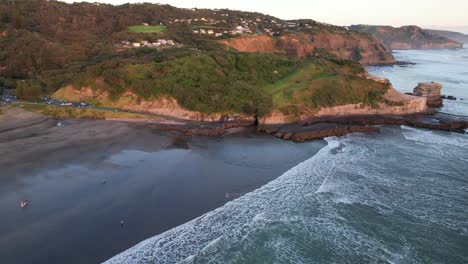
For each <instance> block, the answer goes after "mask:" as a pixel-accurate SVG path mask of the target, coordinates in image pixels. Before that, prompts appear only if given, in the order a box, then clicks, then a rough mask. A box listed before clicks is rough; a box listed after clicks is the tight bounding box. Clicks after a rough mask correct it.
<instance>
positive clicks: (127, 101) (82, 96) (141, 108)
mask: <svg viewBox="0 0 468 264" xmlns="http://www.w3.org/2000/svg"><path fill="white" fill-rule="evenodd" d="M54 98H57V99H64V100H70V101H76V102H89V103H91V104H94V105H99V106H104V107H110V108H119V109H123V110H130V111H135V112H143V113H149V114H155V115H160V116H166V117H172V118H176V119H180V121H182V122H183V120H187V121H189V120H190V121H203V122H213V121H220V120H224V119H226V118H230V117H235V118H236V119H248V120H251V121H252V123H253V122H254V117H253V116H244V115H229V114H227V113H213V114H204V113H200V112H197V111H191V110H188V109H186V108H183V107H181V106H180V105H179V104H178V103H177V100H175V99H174V98H171V97H159V98H151V99H147V100H144V99H142V98H139V97H138V96H137V95H136V94H134V93H132V92H125V93H124V94H123V95H121V96H120V97H119V98H118V100H110V99H109V94H108V92H106V91H101V90H96V89H92V88H90V87H82V88H81V89H75V88H73V87H71V86H67V87H64V88H61V89H60V90H58V91H57V92H56V93H55V94H54Z"/></svg>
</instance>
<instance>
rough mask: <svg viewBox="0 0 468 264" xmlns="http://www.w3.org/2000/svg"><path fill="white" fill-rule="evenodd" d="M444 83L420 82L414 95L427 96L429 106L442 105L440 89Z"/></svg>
mask: <svg viewBox="0 0 468 264" xmlns="http://www.w3.org/2000/svg"><path fill="white" fill-rule="evenodd" d="M441 90H442V84H440V83H436V82H430V83H429V82H427V83H419V84H418V86H416V87H415V88H414V90H413V95H415V96H420V97H425V98H427V106H428V107H432V108H439V107H442V96H441V93H440V91H441Z"/></svg>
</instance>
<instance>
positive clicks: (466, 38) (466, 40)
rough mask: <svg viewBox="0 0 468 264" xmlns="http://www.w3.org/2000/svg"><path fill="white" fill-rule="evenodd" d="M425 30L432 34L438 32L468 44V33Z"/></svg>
mask: <svg viewBox="0 0 468 264" xmlns="http://www.w3.org/2000/svg"><path fill="white" fill-rule="evenodd" d="M425 30H426V31H428V32H430V33H432V34H437V35H440V36H444V37H446V38H449V39H453V40H455V41H457V42H460V43H463V44H468V35H466V34H463V33H460V32H455V31H448V30H435V29H425Z"/></svg>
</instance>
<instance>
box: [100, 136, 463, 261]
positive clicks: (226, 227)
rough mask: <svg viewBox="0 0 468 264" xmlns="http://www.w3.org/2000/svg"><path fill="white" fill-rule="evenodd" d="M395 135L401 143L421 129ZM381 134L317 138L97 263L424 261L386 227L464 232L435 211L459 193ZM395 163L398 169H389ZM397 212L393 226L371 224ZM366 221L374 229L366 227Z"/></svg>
mask: <svg viewBox="0 0 468 264" xmlns="http://www.w3.org/2000/svg"><path fill="white" fill-rule="evenodd" d="M403 130H404V131H403V133H405V132H406V133H407V134H411V135H409V136H410V137H412V136H414V135H412V133H413V132H414V133H416V134H418V133H420V132H421V131H420V130H416V129H413V128H403ZM423 132H424V131H423ZM390 134H391V135H393V137H394V138H390V140H383V139H386V138H382V137H381V138H377V139H371V138H369V137H366V136H363V135H359V134H355V135H350V136H347V137H343V138H340V139H337V138H327V139H326V140H327V142H328V145H327V146H326V147H324V148H322V149H321V150H320V151H319V152H318V153H317V154H316V155H315V156H313V157H312V158H310V159H309V160H307V161H304V162H302V163H300V164H298V165H297V166H295V167H294V168H292V169H290V170H289V171H287V172H286V173H284V174H283V175H282V176H280V177H279V178H277V179H276V180H274V181H272V182H270V183H268V184H266V185H265V186H263V187H261V188H259V189H258V190H256V191H254V192H251V193H248V194H246V195H244V196H242V197H240V198H238V199H236V200H234V201H231V202H229V203H227V204H226V205H224V206H223V207H220V208H218V209H216V210H214V211H212V212H209V213H207V214H205V215H203V216H201V217H199V218H197V219H194V220H192V221H190V222H188V223H186V224H183V225H181V226H178V227H176V228H174V229H171V230H169V231H167V232H165V233H163V234H160V235H158V236H155V237H152V238H150V239H148V240H145V241H143V242H141V243H140V244H138V245H136V246H134V247H133V248H131V249H129V250H127V251H124V252H122V253H121V254H119V255H117V256H115V257H114V258H112V259H110V260H108V261H107V262H106V263H161V264H165V263H223V264H224V263H259V262H262V261H263V262H264V261H265V260H270V261H271V263H310V262H311V260H313V261H314V262H317V263H330V262H333V263H345V262H347V261H348V259H346V257H345V256H354V259H355V260H356V262H372V263H378V262H393V263H406V262H412V263H424V261H423V260H421V259H418V256H417V254H415V253H414V251H415V250H417V247H418V246H419V245H418V244H413V245H411V246H407V245H406V244H407V243H410V240H411V239H412V238H410V237H411V236H415V235H420V234H419V233H418V234H416V232H417V231H412V229H408V232H409V234H407V233H398V232H397V231H399V230H397V231H396V230H394V229H393V228H395V227H397V226H406V225H410V226H411V225H412V227H413V228H418V226H424V225H414V221H419V220H418V219H422V220H420V221H425V223H427V222H429V223H435V224H437V225H440V226H443V227H444V228H451V229H453V230H466V225H467V223H465V222H466V221H465V220H466V219H465V220H464V218H463V215H462V214H461V212H464V211H466V209H468V208H467V207H466V206H465V205H464V204H463V203H458V204H452V205H451V207H450V208H447V207H445V205H446V204H447V201H453V200H454V197H455V198H456V197H460V195H462V194H463V193H466V191H468V188H467V187H466V186H463V185H462V184H460V185H459V186H454V185H453V182H452V179H451V178H437V180H433V179H432V178H430V177H427V170H428V168H427V164H422V165H421V166H419V167H418V166H416V163H415V160H414V159H415V158H414V156H416V155H415V154H414V153H418V151H420V150H421V149H424V147H421V146H417V147H414V148H400V147H399V146H398V145H395V140H399V142H400V143H401V145H402V146H403V145H404V141H403V140H402V139H401V135H399V134H397V133H390ZM447 134H448V133H447ZM387 136H388V135H387ZM429 136H432V135H429ZM436 136H437V135H436ZM388 137H390V136H388ZM405 137H406V135H405ZM426 138H427V136H426ZM436 138H437V137H436ZM432 141H433V139H431V142H432ZM386 151H391V152H386ZM388 153H395V157H393V156H389V155H388ZM405 162H406V163H405ZM408 164H412V166H407V165H408ZM429 164H430V163H429ZM399 166H400V167H401V168H400V171H396V172H393V173H392V172H391V171H389V170H390V169H391V168H395V167H399ZM431 169H432V168H431ZM437 173H439V172H438V171H435V174H434V175H437ZM431 177H435V176H431ZM434 187H437V188H441V189H444V190H445V191H444V192H440V190H439V189H436V188H434ZM414 193H417V194H418V195H417V196H415V195H414ZM351 209H352V210H351ZM388 215H390V217H389V218H385V216H388ZM401 215H403V216H404V217H403V218H402V220H401V221H403V223H399V225H388V226H386V225H383V224H382V223H381V221H395V218H396V217H401ZM366 217H367V218H366ZM372 218H376V220H375V221H376V222H375V223H372V222H371V224H369V223H367V221H370V220H368V219H372ZM405 221H406V222H405ZM464 221H465V222H464ZM366 224H367V225H368V226H366ZM375 224H377V225H379V226H378V227H376V226H374V225H375ZM395 232H397V235H395ZM411 232H413V233H411ZM460 232H461V231H460ZM421 235H424V234H421ZM429 236H430V234H429ZM385 237H391V239H390V241H391V242H389V243H386V242H385ZM424 239H429V238H428V237H425V238H424ZM441 241H442V238H441ZM395 243H396V244H400V245H405V246H402V247H399V246H395ZM413 246H415V247H416V248H415V249H413ZM314 250H319V254H316V253H317V252H315V251H314ZM423 259H424V258H423ZM425 260H427V259H425Z"/></svg>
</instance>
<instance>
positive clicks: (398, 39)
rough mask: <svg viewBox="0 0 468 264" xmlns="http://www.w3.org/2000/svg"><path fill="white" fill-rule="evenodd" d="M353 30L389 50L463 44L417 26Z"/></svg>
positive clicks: (365, 26)
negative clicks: (371, 36)
mask: <svg viewBox="0 0 468 264" xmlns="http://www.w3.org/2000/svg"><path fill="white" fill-rule="evenodd" d="M350 29H351V30H356V31H360V32H365V33H368V34H371V35H373V36H374V37H376V38H378V39H380V40H381V41H382V42H383V43H384V45H385V46H386V47H387V48H388V49H392V50H398V49H405V50H407V49H452V48H462V47H463V44H461V43H459V42H456V41H454V40H452V39H449V38H447V37H444V36H441V35H438V34H434V33H432V32H429V31H426V30H424V29H422V28H420V27H417V26H403V27H399V28H395V27H391V26H372V25H353V26H351V27H350Z"/></svg>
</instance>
